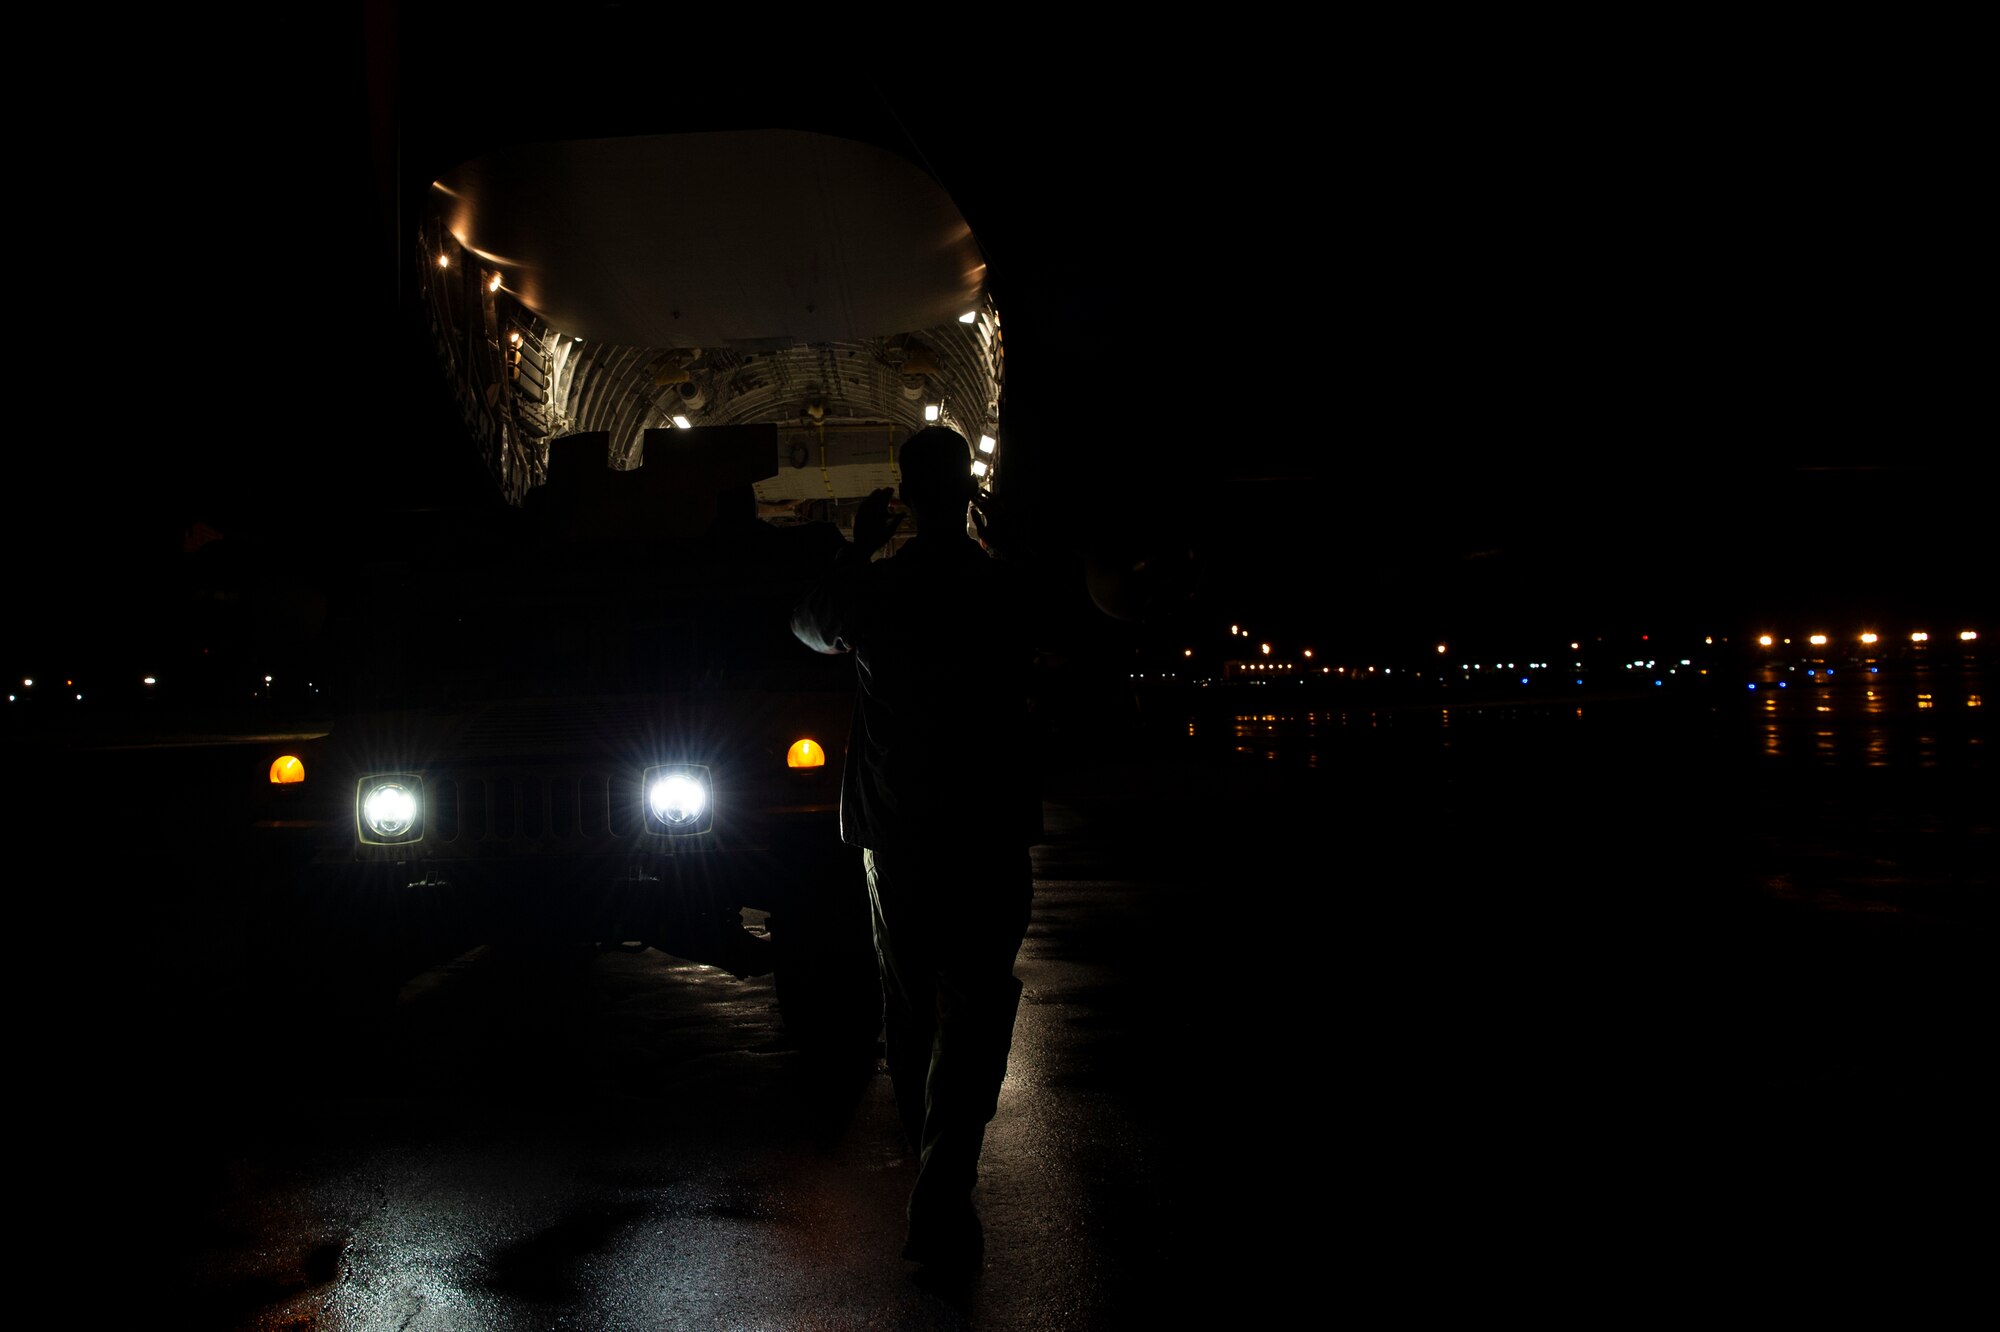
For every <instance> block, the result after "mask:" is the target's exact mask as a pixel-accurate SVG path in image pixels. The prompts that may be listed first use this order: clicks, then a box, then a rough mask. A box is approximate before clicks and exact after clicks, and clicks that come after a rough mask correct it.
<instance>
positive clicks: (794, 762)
mask: <svg viewBox="0 0 2000 1332" xmlns="http://www.w3.org/2000/svg"><path fill="white" fill-rule="evenodd" d="M785 766H786V767H788V768H823V767H825V766H826V750H824V749H822V748H821V747H820V745H819V742H818V741H816V740H794V741H792V747H791V748H790V749H788V750H786V751H785Z"/></svg>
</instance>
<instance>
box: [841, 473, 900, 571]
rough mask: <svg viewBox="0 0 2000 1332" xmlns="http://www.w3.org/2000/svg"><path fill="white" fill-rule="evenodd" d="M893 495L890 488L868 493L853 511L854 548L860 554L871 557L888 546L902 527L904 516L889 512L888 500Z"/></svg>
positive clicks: (886, 487) (885, 487) (893, 491)
mask: <svg viewBox="0 0 2000 1332" xmlns="http://www.w3.org/2000/svg"><path fill="white" fill-rule="evenodd" d="M895 493H896V492H895V490H894V488H893V487H890V486H883V487H882V488H881V489H880V490H875V491H870V492H869V495H868V498H867V499H864V500H862V501H861V507H860V508H858V509H856V510H855V511H854V548H855V549H856V550H858V551H860V552H861V553H862V554H864V555H873V554H874V553H875V552H876V551H878V550H880V549H882V547H884V546H886V545H888V544H889V542H890V540H891V539H893V538H894V537H895V535H896V532H897V530H898V529H899V528H901V527H902V525H903V519H904V517H905V516H906V515H904V514H900V513H890V512H889V499H890V497H891V496H893V495H894V494H895Z"/></svg>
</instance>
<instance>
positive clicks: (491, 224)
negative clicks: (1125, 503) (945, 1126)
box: [260, 130, 1006, 1038]
mask: <svg viewBox="0 0 2000 1332" xmlns="http://www.w3.org/2000/svg"><path fill="white" fill-rule="evenodd" d="M409 246H410V248H409V250H408V251H407V254H406V262H408V263H410V264H411V265H413V266H414V269H415V275H416V281H415V283H414V286H415V289H416V290H417V291H418V292H420V303H421V318H422V321H423V324H424V327H425V330H426V332H427V336H428V340H429V343H430V348H431V352H432V353H433V354H434V356H435V361H436V367H437V371H438V373H439V375H440V376H441V379H442V382H443V383H444V384H445V385H447V386H448V390H449V393H450V395H451V398H452V401H453V402H455V403H456V406H457V410H458V415H459V417H460V419H461V420H462V422H463V425H464V428H465V432H466V434H467V435H468V436H469V438H470V440H471V441H472V447H474V448H476V450H477V451H478V453H479V455H480V457H481V458H482V459H483V460H484V462H485V465H486V467H487V468H488V470H489V473H490V475H491V477H492V478H493V481H494V488H495V492H496V494H497V496H498V498H499V502H498V503H496V504H495V505H492V506H489V508H487V509H485V510H481V511H478V512H476V513H463V514H448V513H438V512H433V513H423V512H419V513H415V514H411V515H407V518H406V521H404V522H402V523H401V524H400V525H399V526H397V527H395V528H393V529H385V530H381V531H377V532H374V533H371V534H367V535H365V536H362V537H359V538H357V539H356V540H355V542H354V543H353V549H352V551H351V554H349V555H348V556H347V557H345V560H344V564H343V567H341V568H339V569H338V571H337V578H336V581H337V582H338V583H339V584H340V586H339V588H338V589H337V592H338V596H337V598H336V600H337V601H338V603H339V604H340V605H341V606H342V607H344V608H345V610H344V613H343V614H341V615H339V616H337V617H336V618H335V620H334V621H333V627H332V629H331V630H330V632H329V634H328V638H329V639H330V640H331V641H332V642H333V643H334V644H335V650H334V652H333V653H332V655H333V656H334V657H335V658H337V660H338V665H337V667H335V666H329V667H328V671H329V673H330V674H331V676H332V677H333V678H334V679H336V680H337V681H338V683H337V685H336V686H333V687H331V688H330V690H329V692H330V694H331V695H332V696H333V697H335V698H336V700H337V712H336V714H335V715H334V716H333V717H332V719H331V720H330V722H329V724H328V727H327V730H326V733H325V734H324V735H323V736H322V737H320V738H319V739H317V740H314V741H312V742H310V743H308V744H305V745H292V746H288V747H283V750H284V752H276V749H275V748H274V752H273V753H271V754H269V755H266V756H264V758H265V759H268V761H269V769H268V771H269V781H270V784H271V789H270V793H269V794H270V795H271V797H272V799H273V800H274V801H277V802H288V805H289V807H288V809H287V810H286V811H284V813H285V817H283V818H277V819H272V820H269V821H268V822H269V823H270V825H271V826H272V827H274V828H275V827H280V826H282V827H284V828H286V829H288V830H289V835H291V836H294V837H298V838H302V839H304V840H306V841H307V842H309V843H310V846H309V847H307V848H305V849H303V850H301V852H300V853H299V855H298V859H299V860H300V861H301V862H302V864H301V868H300V871H299V882H298V886H297V891H296V894H295V897H294V898H293V899H292V900H293V901H294V903H295V904H296V906H297V911H298V915H297V917H296V918H295V919H294V920H293V921H292V922H291V924H290V926H289V928H293V929H295V930H297V931H299V937H303V938H310V939H312V940H315V941H317V943H318V947H317V949H316V950H315V951H314V953H313V957H314V958H315V959H316V966H315V968H314V970H315V971H316V973H318V981H319V983H322V984H324V985H325V986H326V987H328V988H329V989H334V988H342V989H344V990H345V992H346V993H347V994H349V996H350V997H351V995H352V994H353V993H354V992H356V991H357V990H358V991H365V992H367V993H371V994H374V995H376V996H378V997H379V996H380V994H381V993H382V992H383V991H384V990H385V989H386V988H387V987H388V985H389V984H391V983H399V982H400V980H401V979H403V978H405V977H406V976H407V974H408V973H409V972H410V970H411V968H412V967H414V966H417V965H419V964H420V963H421V962H422V961H423V960H424V959H426V958H434V957H436V956H438V955H440V954H441V952H442V951H443V950H446V949H448V948H457V947H460V946H464V945H469V944H470V943H473V942H479V941H495V942H512V943H515V944H550V943H575V944H596V945H619V946H625V947H643V946H650V947H655V948H658V949H661V950H663V951H665V952H668V953H671V954H674V955H675V956H679V957H684V958H687V959H690V960H693V961H696V962H701V963H707V964H712V965H715V966H719V967H722V968H724V969H725V970H728V971H730V972H732V973H733V974H737V975H742V976H748V975H757V974H764V973H774V974H775V983H776V989H777V993H778V997H779V1002H780V1006H781V1009H782V1011H783V1015H784V1020H785V1022H786V1024H787V1026H788V1027H790V1028H792V1029H793V1030H794V1031H796V1032H798V1033H799V1034H801V1035H802V1036H805V1037H807V1038H821V1037H825V1038H832V1037H835V1036H843V1037H844V1036H850V1035H854V1034H856V1033H861V1034H865V1035H867V1036H868V1037H870V1038H872V1036H873V1033H874V1030H875V1027H874V1024H875V1022H876V1021H877V1020H878V1019H879V1012H880V1007H879V1003H880V998H879V990H878V988H877V985H876V981H875V978H874V968H873V957H872V948H871V945H870V942H869V938H868V931H867V911H866V894H865V886H864V880H863V877H862V874H861V869H860V862H859V853H858V851H856V850H855V848H852V847H848V846H845V845H843V844H842V843H841V841H840V839H839V835H838V831H837V812H838V801H839V789H838V788H839V776H838V774H839V771H840V759H841V753H842V748H843V745H844V742H845V739H846V734H847V726H848V719H849V715H850V709H851V706H852V689H853V685H854V681H853V678H852V666H851V664H850V663H849V662H847V661H846V660H845V659H841V658H827V657H823V656H821V655H820V654H817V653H814V652H812V651H811V650H809V649H807V648H806V647H805V646H803V645H802V644H800V643H799V642H797V641H796V640H795V639H793V638H792V637H791V635H790V632H789V624H788V619H789V611H790V607H791V605H792V603H793V601H794V600H795V599H796V598H797V597H798V595H799V594H800V593H802V592H803V591H804V590H805V588H806V587H808V586H810V584H811V582H812V580H813V579H814V578H816V577H817V576H818V575H819V574H820V572H822V571H823V570H824V569H826V568H827V567H828V566H829V564H830V562H831V560H832V558H833V555H834V553H835V552H836V551H837V550H838V549H839V546H840V542H841V539H842V537H843V536H844V535H845V533H846V531H847V529H848V525H849V523H850V521H851V516H852V513H853V511H854V509H855V508H856V506H857V505H858V503H859V501H860V500H861V499H862V498H863V497H865V496H866V495H868V494H869V493H870V492H871V491H873V490H875V489H877V488H880V487H884V486H895V485H896V484H897V483H898V476H897V471H896V448H897V445H898V444H899V443H900V441H901V440H902V439H903V438H905V437H906V436H907V435H908V434H910V433H912V432H913V431H915V430H917V429H920V428H922V427H923V426H925V425H926V424H930V423H933V422H942V423H943V424H946V425H949V426H952V427H954V428H956V429H958V430H959V432H960V433H961V434H963V435H965V436H966V438H967V439H968V440H969V441H971V442H973V443H974V445H975V447H976V449H977V453H976V455H975V459H974V462H973V466H974V470H975V471H976V472H977V473H978V475H979V484H980V485H981V486H982V487H983V488H985V489H986V490H987V491H988V492H989V493H993V492H994V491H995V488H997V487H1000V486H1003V485H1004V477H1005V476H1006V472H1005V462H1006V454H1005V452H1004V446H1003V443H1002V441H1003V438H1004V437H1003V435H1002V430H1001V420H1000V415H1001V408H1002V398H1003V389H1004V385H1005V358H1004V353H1003V342H1002V334H1001V325H1000V316H999V312H998V310H997V309H996V308H995V306H994V303H993V301H992V299H991V295H990V292H989V291H988V289H987V286H986V284H985V282H984V262H983V260H982V258H981V253H980V249H979V246H978V243H977V242H976V241H975V239H974V238H973V236H972V233H971V230H970V228H969V227H968V226H967V224H966V222H965V220H964V218H963V217H962V216H961V215H960V213H959V211H958V210H957V208H956V207H955V206H954V205H953V203H952V200H951V198H950V197H949V195H948V194H947V193H946V192H945V191H944V190H943V188H942V187H941V186H940V185H938V184H937V182H935V181H934V180H933V179H931V177H930V176H928V175H927V174H926V173H925V172H923V171H922V170H920V169H918V168H917V167H916V166H915V165H913V164H912V163H911V162H909V161H908V160H905V159H904V158H902V157H900V156H898V155H896V154H894V153H891V152H889V151H887V150H886V149H884V148H882V147H880V146H877V145H874V144H870V143H864V142H861V141H858V140H849V139H843V138H839V137H835V136H830V135H823V134H817V133H808V132H802V131H793V130H756V131H740V132H738V131H731V132H700V133H685V134H665V135H642V136H631V137H624V138H609V139H579V140H562V141H552V142H541V143H532V144H526V145H521V146H515V147H509V148H504V149H500V150H498V151H495V152H491V153H488V154H486V155H483V156H481V157H478V158H476V159H474V160H471V161H467V162H464V163H462V164H460V165H459V166H458V167H457V168H455V169H453V170H450V171H448V172H446V173H445V174H444V175H442V176H441V177H440V178H438V179H437V180H436V181H435V182H434V184H433V186H432V188H431V190H430V195H429V198H428V200H427V202H426V206H425V207H424V209H423V210H422V214H421V216H420V217H419V218H418V219H416V223H415V226H414V228H413V234H412V236H411V239H410V242H409ZM262 761H263V760H262V759H260V763H261V762H262ZM967 761H968V762H976V761H977V755H976V754H968V757H967ZM745 912H749V913H751V914H750V915H749V916H747V917H746V915H745ZM751 923H754V924H755V926H756V928H751V927H750V925H751Z"/></svg>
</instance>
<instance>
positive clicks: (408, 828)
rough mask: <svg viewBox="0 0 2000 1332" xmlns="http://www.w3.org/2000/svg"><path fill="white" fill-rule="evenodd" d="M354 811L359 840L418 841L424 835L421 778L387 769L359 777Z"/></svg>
mask: <svg viewBox="0 0 2000 1332" xmlns="http://www.w3.org/2000/svg"><path fill="white" fill-rule="evenodd" d="M354 811H355V819H356V823H357V826H358V828H359V831H360V834H361V840H362V841H363V842H367V843H370V844H373V845H377V846H384V845H391V844H394V843H400V842H418V841H422V840H423V836H424V779H423V778H421V777H419V776H417V775H416V774H415V773H408V772H391V773H381V774H378V775H376V776H373V777H363V778H362V779H361V782H360V785H359V786H358V787H357V788H356V790H355V796H354Z"/></svg>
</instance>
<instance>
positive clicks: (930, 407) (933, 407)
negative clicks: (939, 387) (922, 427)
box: [924, 402, 938, 421]
mask: <svg viewBox="0 0 2000 1332" xmlns="http://www.w3.org/2000/svg"><path fill="white" fill-rule="evenodd" d="M937 419H938V405H937V404H936V403H934V402H927V403H925V404H924V420H926V421H935V420H937Z"/></svg>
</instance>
